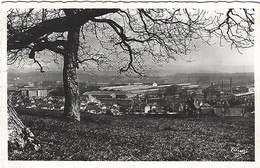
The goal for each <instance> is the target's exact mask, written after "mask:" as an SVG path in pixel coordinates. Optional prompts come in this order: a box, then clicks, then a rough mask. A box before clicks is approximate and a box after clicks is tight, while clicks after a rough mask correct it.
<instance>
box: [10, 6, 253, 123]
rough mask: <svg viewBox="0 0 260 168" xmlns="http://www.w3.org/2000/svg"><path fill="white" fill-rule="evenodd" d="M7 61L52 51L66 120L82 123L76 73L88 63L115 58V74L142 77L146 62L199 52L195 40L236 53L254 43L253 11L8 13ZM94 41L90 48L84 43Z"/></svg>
mask: <svg viewBox="0 0 260 168" xmlns="http://www.w3.org/2000/svg"><path fill="white" fill-rule="evenodd" d="M7 18H8V21H7V28H8V33H7V36H8V41H7V46H8V47H7V50H8V63H9V64H12V63H14V62H17V61H21V60H23V59H25V57H29V58H30V59H33V60H34V62H35V63H37V64H38V65H39V67H40V70H41V71H43V66H42V63H41V62H40V61H39V60H38V59H37V56H39V55H41V56H42V57H44V55H43V54H42V52H43V51H46V50H48V51H50V52H52V53H55V54H54V59H57V55H59V56H60V57H61V58H62V59H63V62H64V65H63V82H64V91H65V109H64V116H66V117H70V118H73V119H76V120H80V113H79V91H78V90H79V89H78V82H77V75H76V70H77V68H79V66H82V67H83V68H84V67H85V66H86V63H88V62H89V61H92V62H96V63H98V64H101V63H104V62H105V63H107V62H109V61H110V60H114V59H117V60H118V59H119V60H120V61H118V62H117V63H118V64H117V66H118V68H119V72H133V73H138V74H140V75H142V72H143V71H142V70H143V68H144V62H145V59H146V58H147V57H151V58H152V59H153V60H154V61H155V62H156V63H159V62H167V61H169V60H170V59H176V56H180V57H182V56H183V55H187V54H189V53H190V52H191V51H192V50H196V49H197V45H196V42H197V41H203V42H205V43H207V44H209V45H212V40H211V39H212V38H215V37H217V38H218V39H219V41H220V45H221V43H222V41H223V40H224V41H226V42H229V43H230V44H231V47H234V48H236V49H238V50H239V49H241V48H248V47H252V46H253V45H254V38H253V31H254V28H253V25H254V10H253V9H227V11H226V12H222V13H221V12H219V13H218V12H209V11H205V10H201V9H124V10H123V9H41V10H39V9H25V10H21V9H10V10H9V11H8V16H7ZM90 37H95V38H96V41H97V44H96V45H95V46H94V45H93V44H92V43H91V42H90V41H88V39H89V38H90Z"/></svg>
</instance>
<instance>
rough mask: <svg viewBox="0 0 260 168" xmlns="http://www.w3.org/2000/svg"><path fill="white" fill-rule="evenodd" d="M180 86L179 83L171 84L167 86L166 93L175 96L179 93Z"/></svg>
mask: <svg viewBox="0 0 260 168" xmlns="http://www.w3.org/2000/svg"><path fill="white" fill-rule="evenodd" d="M177 90H178V86H177V85H171V86H169V87H167V88H166V91H165V94H166V95H167V96H174V95H175V94H176V93H177Z"/></svg>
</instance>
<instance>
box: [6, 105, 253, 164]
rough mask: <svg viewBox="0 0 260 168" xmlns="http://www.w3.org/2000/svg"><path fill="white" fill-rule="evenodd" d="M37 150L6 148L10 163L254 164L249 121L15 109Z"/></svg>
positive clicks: (251, 119)
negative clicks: (71, 116) (73, 117)
mask: <svg viewBox="0 0 260 168" xmlns="http://www.w3.org/2000/svg"><path fill="white" fill-rule="evenodd" d="M18 114H19V116H20V118H21V119H22V121H23V122H24V124H25V125H26V126H28V127H29V128H30V129H31V131H32V132H33V133H34V134H35V136H36V137H37V138H38V139H39V140H40V141H41V146H42V149H41V150H40V151H31V150H30V149H25V151H23V152H17V150H16V149H9V160H88V161H94V160H101V161H107V160H109V161H110V160H111V161H121V160H123V161H126V160H131V161H135V160H141V161H151V160H153V161H166V160H169V161H194V160H196V161H201V160H210V161H254V160H255V151H254V148H255V145H254V119H253V118H172V117H171V118H169V117H168V118H167V117H147V116H107V115H91V114H86V113H84V114H82V121H81V122H71V121H67V120H65V119H61V118H60V115H61V112H59V111H55V112H51V111H30V110H18Z"/></svg>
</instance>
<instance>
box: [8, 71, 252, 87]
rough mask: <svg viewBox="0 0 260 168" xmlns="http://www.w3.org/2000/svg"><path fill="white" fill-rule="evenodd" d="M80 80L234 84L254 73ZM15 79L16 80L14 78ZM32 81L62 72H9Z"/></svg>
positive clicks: (88, 77)
mask: <svg viewBox="0 0 260 168" xmlns="http://www.w3.org/2000/svg"><path fill="white" fill-rule="evenodd" d="M17 77H18V78H19V79H18V78H17ZM78 77H79V81H80V82H87V83H109V84H115V83H153V82H157V83H158V84H163V83H175V84H176V83H184V82H190V83H192V84H210V83H213V82H214V83H221V82H222V81H223V82H224V83H229V80H230V78H232V81H233V83H234V84H247V83H254V73H192V74H181V73H179V74H175V75H169V76H158V75H156V76H152V75H150V76H145V77H141V76H131V77H129V76H125V75H112V74H108V75H94V74H91V75H90V74H85V73H82V72H79V73H78ZM15 79H16V80H15ZM33 81H39V82H40V81H62V72H45V73H40V72H27V73H19V72H15V73H14V72H9V73H8V82H9V83H13V82H18V83H24V84H27V83H28V82H33Z"/></svg>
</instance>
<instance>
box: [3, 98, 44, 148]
mask: <svg viewBox="0 0 260 168" xmlns="http://www.w3.org/2000/svg"><path fill="white" fill-rule="evenodd" d="M7 118H8V148H9V150H15V149H24V148H25V147H30V148H32V149H34V150H39V149H40V148H41V145H40V143H39V140H38V139H37V138H35V136H34V135H33V133H32V132H31V131H30V129H29V128H27V127H25V126H24V124H23V122H22V121H21V120H20V119H19V117H18V115H17V113H16V111H15V109H14V108H13V107H12V105H11V103H10V102H7ZM9 152H10V151H9Z"/></svg>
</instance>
